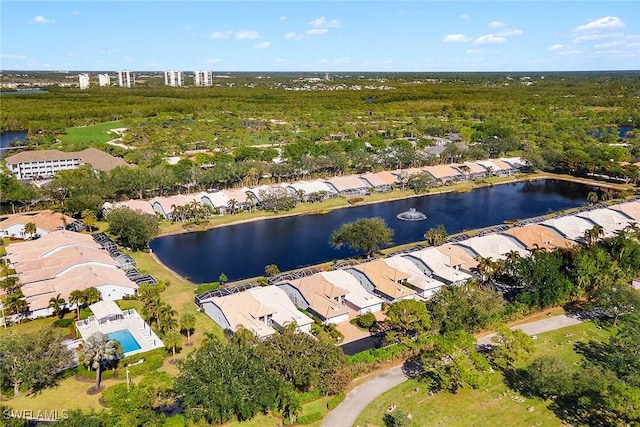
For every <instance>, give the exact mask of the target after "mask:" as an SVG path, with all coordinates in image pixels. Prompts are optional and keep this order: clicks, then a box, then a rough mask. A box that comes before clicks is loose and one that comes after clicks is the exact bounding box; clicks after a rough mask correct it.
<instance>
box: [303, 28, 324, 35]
mask: <svg viewBox="0 0 640 427" xmlns="http://www.w3.org/2000/svg"><path fill="white" fill-rule="evenodd" d="M328 32H329V30H327V29H326V28H312V29H310V30H309V31H307V34H309V35H310V36H318V35H320V34H327V33H328Z"/></svg>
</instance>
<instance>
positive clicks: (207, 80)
mask: <svg viewBox="0 0 640 427" xmlns="http://www.w3.org/2000/svg"><path fill="white" fill-rule="evenodd" d="M193 84H194V85H196V86H211V71H194V72H193Z"/></svg>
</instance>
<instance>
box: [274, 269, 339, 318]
mask: <svg viewBox="0 0 640 427" xmlns="http://www.w3.org/2000/svg"><path fill="white" fill-rule="evenodd" d="M278 287H279V288H280V289H282V290H283V291H285V293H286V294H287V296H288V297H289V299H291V301H293V303H294V304H295V305H296V306H297V307H298V308H300V309H302V310H309V311H310V312H311V313H313V314H315V315H317V316H318V317H319V318H320V319H321V320H322V321H323V323H325V324H329V323H341V322H346V321H348V320H349V313H350V312H351V310H350V309H349V308H348V307H347V306H346V305H345V302H344V298H345V296H346V295H347V293H348V292H347V290H345V289H342V288H340V287H338V286H336V285H334V284H332V283H331V282H329V281H327V279H325V278H324V277H323V276H322V275H320V274H313V275H311V276H306V277H303V278H300V279H295V280H290V281H287V282H281V283H278Z"/></svg>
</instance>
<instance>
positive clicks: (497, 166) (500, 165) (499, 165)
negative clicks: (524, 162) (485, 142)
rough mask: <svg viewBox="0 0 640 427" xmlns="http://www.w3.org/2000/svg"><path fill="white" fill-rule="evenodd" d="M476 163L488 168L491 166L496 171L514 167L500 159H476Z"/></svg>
mask: <svg viewBox="0 0 640 427" xmlns="http://www.w3.org/2000/svg"><path fill="white" fill-rule="evenodd" d="M475 163H477V164H479V165H482V166H484V167H485V168H486V169H488V168H491V169H492V170H493V171H494V172H497V171H501V170H508V169H512V167H511V166H510V165H508V164H507V163H505V162H503V161H501V160H498V159H489V160H476V161H475Z"/></svg>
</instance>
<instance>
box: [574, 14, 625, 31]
mask: <svg viewBox="0 0 640 427" xmlns="http://www.w3.org/2000/svg"><path fill="white" fill-rule="evenodd" d="M623 27H624V22H622V19H620V18H618V17H617V16H605V17H603V18H600V19H596V20H594V21H589V22H588V23H586V24H584V25H580V26H578V27H576V28H574V29H573V31H576V32H581V31H593V30H602V29H609V28H623Z"/></svg>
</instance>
